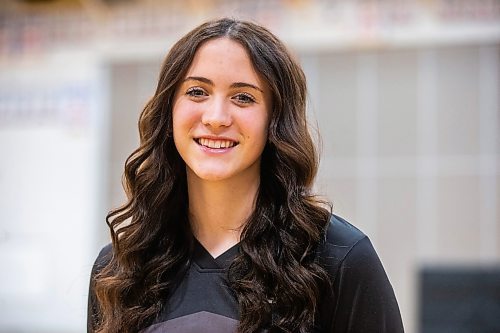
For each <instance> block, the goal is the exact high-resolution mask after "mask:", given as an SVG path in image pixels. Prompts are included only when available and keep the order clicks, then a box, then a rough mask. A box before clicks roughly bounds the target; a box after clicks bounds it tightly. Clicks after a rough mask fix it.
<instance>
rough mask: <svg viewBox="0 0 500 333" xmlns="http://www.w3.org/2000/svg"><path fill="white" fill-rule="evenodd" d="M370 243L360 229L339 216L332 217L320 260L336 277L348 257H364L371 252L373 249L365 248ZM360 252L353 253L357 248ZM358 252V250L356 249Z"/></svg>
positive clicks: (320, 248) (321, 249) (321, 248)
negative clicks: (364, 253)
mask: <svg viewBox="0 0 500 333" xmlns="http://www.w3.org/2000/svg"><path fill="white" fill-rule="evenodd" d="M367 242H368V243H369V240H368V237H367V236H366V235H365V234H364V233H363V232H362V231H361V230H359V229H358V228H356V227H355V226H353V225H352V224H350V223H349V222H347V221H346V220H344V219H343V218H341V217H340V216H337V215H333V214H332V215H331V216H330V221H329V223H328V225H327V228H326V232H325V236H324V240H323V242H322V243H321V245H320V247H319V259H320V262H321V263H322V264H323V265H324V266H325V268H326V269H327V271H328V272H329V273H330V274H331V275H332V276H333V277H334V276H335V275H336V273H337V271H338V268H339V267H340V266H341V264H342V263H343V262H344V261H345V260H346V258H347V257H351V256H352V255H353V254H354V255H355V256H357V255H360V254H361V255H362V254H363V251H368V252H371V250H372V249H373V248H371V249H370V248H368V249H366V246H363V245H364V244H365V243H367ZM357 247H358V248H360V249H361V250H362V251H361V252H362V253H358V252H360V251H353V250H355V249H356V248H357ZM356 250H357V249H356Z"/></svg>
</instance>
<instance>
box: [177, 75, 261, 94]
mask: <svg viewBox="0 0 500 333" xmlns="http://www.w3.org/2000/svg"><path fill="white" fill-rule="evenodd" d="M190 80H192V81H200V82H203V83H206V84H209V85H211V86H213V85H214V83H213V82H212V80H210V79H207V78H206V77H203V76H188V77H187V78H185V79H184V81H183V82H186V81H190ZM245 87H247V88H253V89H255V90H258V91H260V92H262V93H263V92H264V91H263V90H262V89H260V88H259V87H257V86H256V85H253V84H251V83H246V82H234V83H232V84H231V86H230V88H245Z"/></svg>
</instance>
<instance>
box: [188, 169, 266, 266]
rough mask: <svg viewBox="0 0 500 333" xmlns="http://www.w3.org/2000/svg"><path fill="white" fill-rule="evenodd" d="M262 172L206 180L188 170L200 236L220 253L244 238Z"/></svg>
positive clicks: (191, 209) (194, 225) (195, 225)
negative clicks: (232, 177)
mask: <svg viewBox="0 0 500 333" xmlns="http://www.w3.org/2000/svg"><path fill="white" fill-rule="evenodd" d="M259 184H260V176H259V175H257V176H256V177H251V179H250V178H248V177H247V178H245V179H228V180H223V181H205V180H202V179H200V178H198V177H197V176H196V175H194V174H193V172H191V171H189V170H188V172H187V186H188V197H189V219H190V223H191V228H192V230H193V234H194V236H195V237H196V239H197V240H198V241H199V242H200V243H201V244H202V245H203V247H205V249H206V250H207V251H208V252H209V253H210V254H211V255H212V256H213V257H217V256H219V255H220V254H222V253H224V252H225V251H226V250H227V249H229V248H230V247H232V246H233V245H235V244H237V243H238V242H239V241H240V236H241V231H242V229H243V227H244V225H245V222H246V221H247V219H248V218H249V216H250V214H251V213H252V212H253V209H254V203H255V198H256V196H257V191H258V189H259Z"/></svg>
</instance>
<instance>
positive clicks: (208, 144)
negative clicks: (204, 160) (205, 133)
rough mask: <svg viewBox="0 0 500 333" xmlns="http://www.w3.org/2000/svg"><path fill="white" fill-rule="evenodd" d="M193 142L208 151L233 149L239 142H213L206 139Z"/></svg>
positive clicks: (213, 140)
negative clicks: (208, 149)
mask: <svg viewBox="0 0 500 333" xmlns="http://www.w3.org/2000/svg"><path fill="white" fill-rule="evenodd" d="M194 141H195V142H196V143H197V144H198V145H200V146H203V147H207V148H210V149H227V148H233V147H235V146H237V145H238V143H239V142H237V141H233V140H215V139H207V138H196V139H194Z"/></svg>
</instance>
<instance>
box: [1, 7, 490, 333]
mask: <svg viewBox="0 0 500 333" xmlns="http://www.w3.org/2000/svg"><path fill="white" fill-rule="evenodd" d="M221 16H233V17H237V18H244V19H250V20H253V21H256V22H258V23H261V24H263V25H265V26H267V27H268V28H269V29H271V30H272V31H273V32H274V33H275V34H277V35H278V36H279V37H280V38H281V39H282V40H283V41H285V42H286V44H287V45H288V46H289V48H290V49H291V50H292V52H294V53H295V54H296V55H297V57H298V59H300V62H301V63H302V66H303V68H304V71H305V72H306V75H307V78H308V84H309V95H310V98H309V99H310V103H309V112H310V120H311V124H312V125H313V127H316V128H317V129H318V130H319V133H320V135H321V138H322V151H323V153H322V160H321V168H320V172H319V175H318V178H317V184H316V189H317V191H318V192H319V193H320V194H322V195H325V196H326V197H328V198H329V199H330V200H331V201H332V202H333V205H334V212H335V213H337V214H339V215H341V216H343V217H345V218H346V219H348V220H349V221H351V222H352V223H353V224H355V225H356V226H358V227H359V228H360V229H362V230H363V231H364V232H365V233H367V234H368V235H369V236H370V238H371V240H372V242H373V243H374V245H375V248H376V249H377V251H378V253H379V255H380V257H381V258H382V262H383V264H384V266H385V268H386V270H387V273H388V275H389V277H390V280H391V282H392V284H393V287H394V289H395V292H396V295H397V298H398V300H399V305H400V308H401V312H402V316H403V320H404V324H405V327H406V331H407V332H410V333H415V332H500V268H499V267H500V265H499V264H500V212H499V208H500V196H499V186H500V164H499V157H500V117H499V97H500V67H499V57H500V1H499V0H476V1H472V0H408V1H402V0H399V1H398V0H386V1H382V0H379V1H375V0H364V1H361V0H359V1H340V0H331V1H327V0H316V1H315V0H268V1H264V0H255V1H229V0H206V1H196V0H186V1H173V0H170V1H160V0H142V1H141V0H53V1H49V0H45V1H42V0H38V1H35V0H31V1H27V0H24V1H22V0H3V1H1V2H0V161H1V162H0V212H1V213H0V214H1V215H0V267H1V268H0V332H3V333H5V332H9V333H13V332H29V333H32V332H33V333H34V332H51V333H62V332H67V333H73V332H75V333H76V332H84V331H85V328H86V322H85V321H86V302H87V293H88V292H87V288H88V279H89V273H90V270H91V267H92V263H93V260H94V259H95V257H96V255H97V253H98V251H99V249H100V248H101V247H102V246H103V245H105V244H106V243H108V242H109V236H108V231H107V227H106V224H105V221H104V217H105V214H106V213H107V211H108V210H110V209H111V208H113V207H116V206H118V205H120V204H121V203H123V202H124V198H125V197H124V194H123V191H122V188H121V184H120V182H121V174H122V170H123V165H124V161H125V159H126V157H127V156H128V154H130V153H131V152H132V150H133V149H134V148H135V147H137V144H138V134H137V118H138V115H139V113H140V111H141V110H142V107H143V105H144V104H145V102H146V101H147V100H148V98H149V97H150V96H151V95H152V94H153V92H154V88H155V86H156V80H157V76H158V73H159V66H160V63H161V61H162V59H163V57H164V56H165V54H166V52H167V51H168V49H169V48H170V46H171V45H172V43H173V42H174V41H176V40H177V39H178V38H179V37H180V36H182V35H183V34H184V33H186V32H187V31H189V30H191V29H192V28H193V27H195V26H196V25H198V24H200V23H201V22H203V21H205V20H207V19H211V18H216V17H221Z"/></svg>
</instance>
